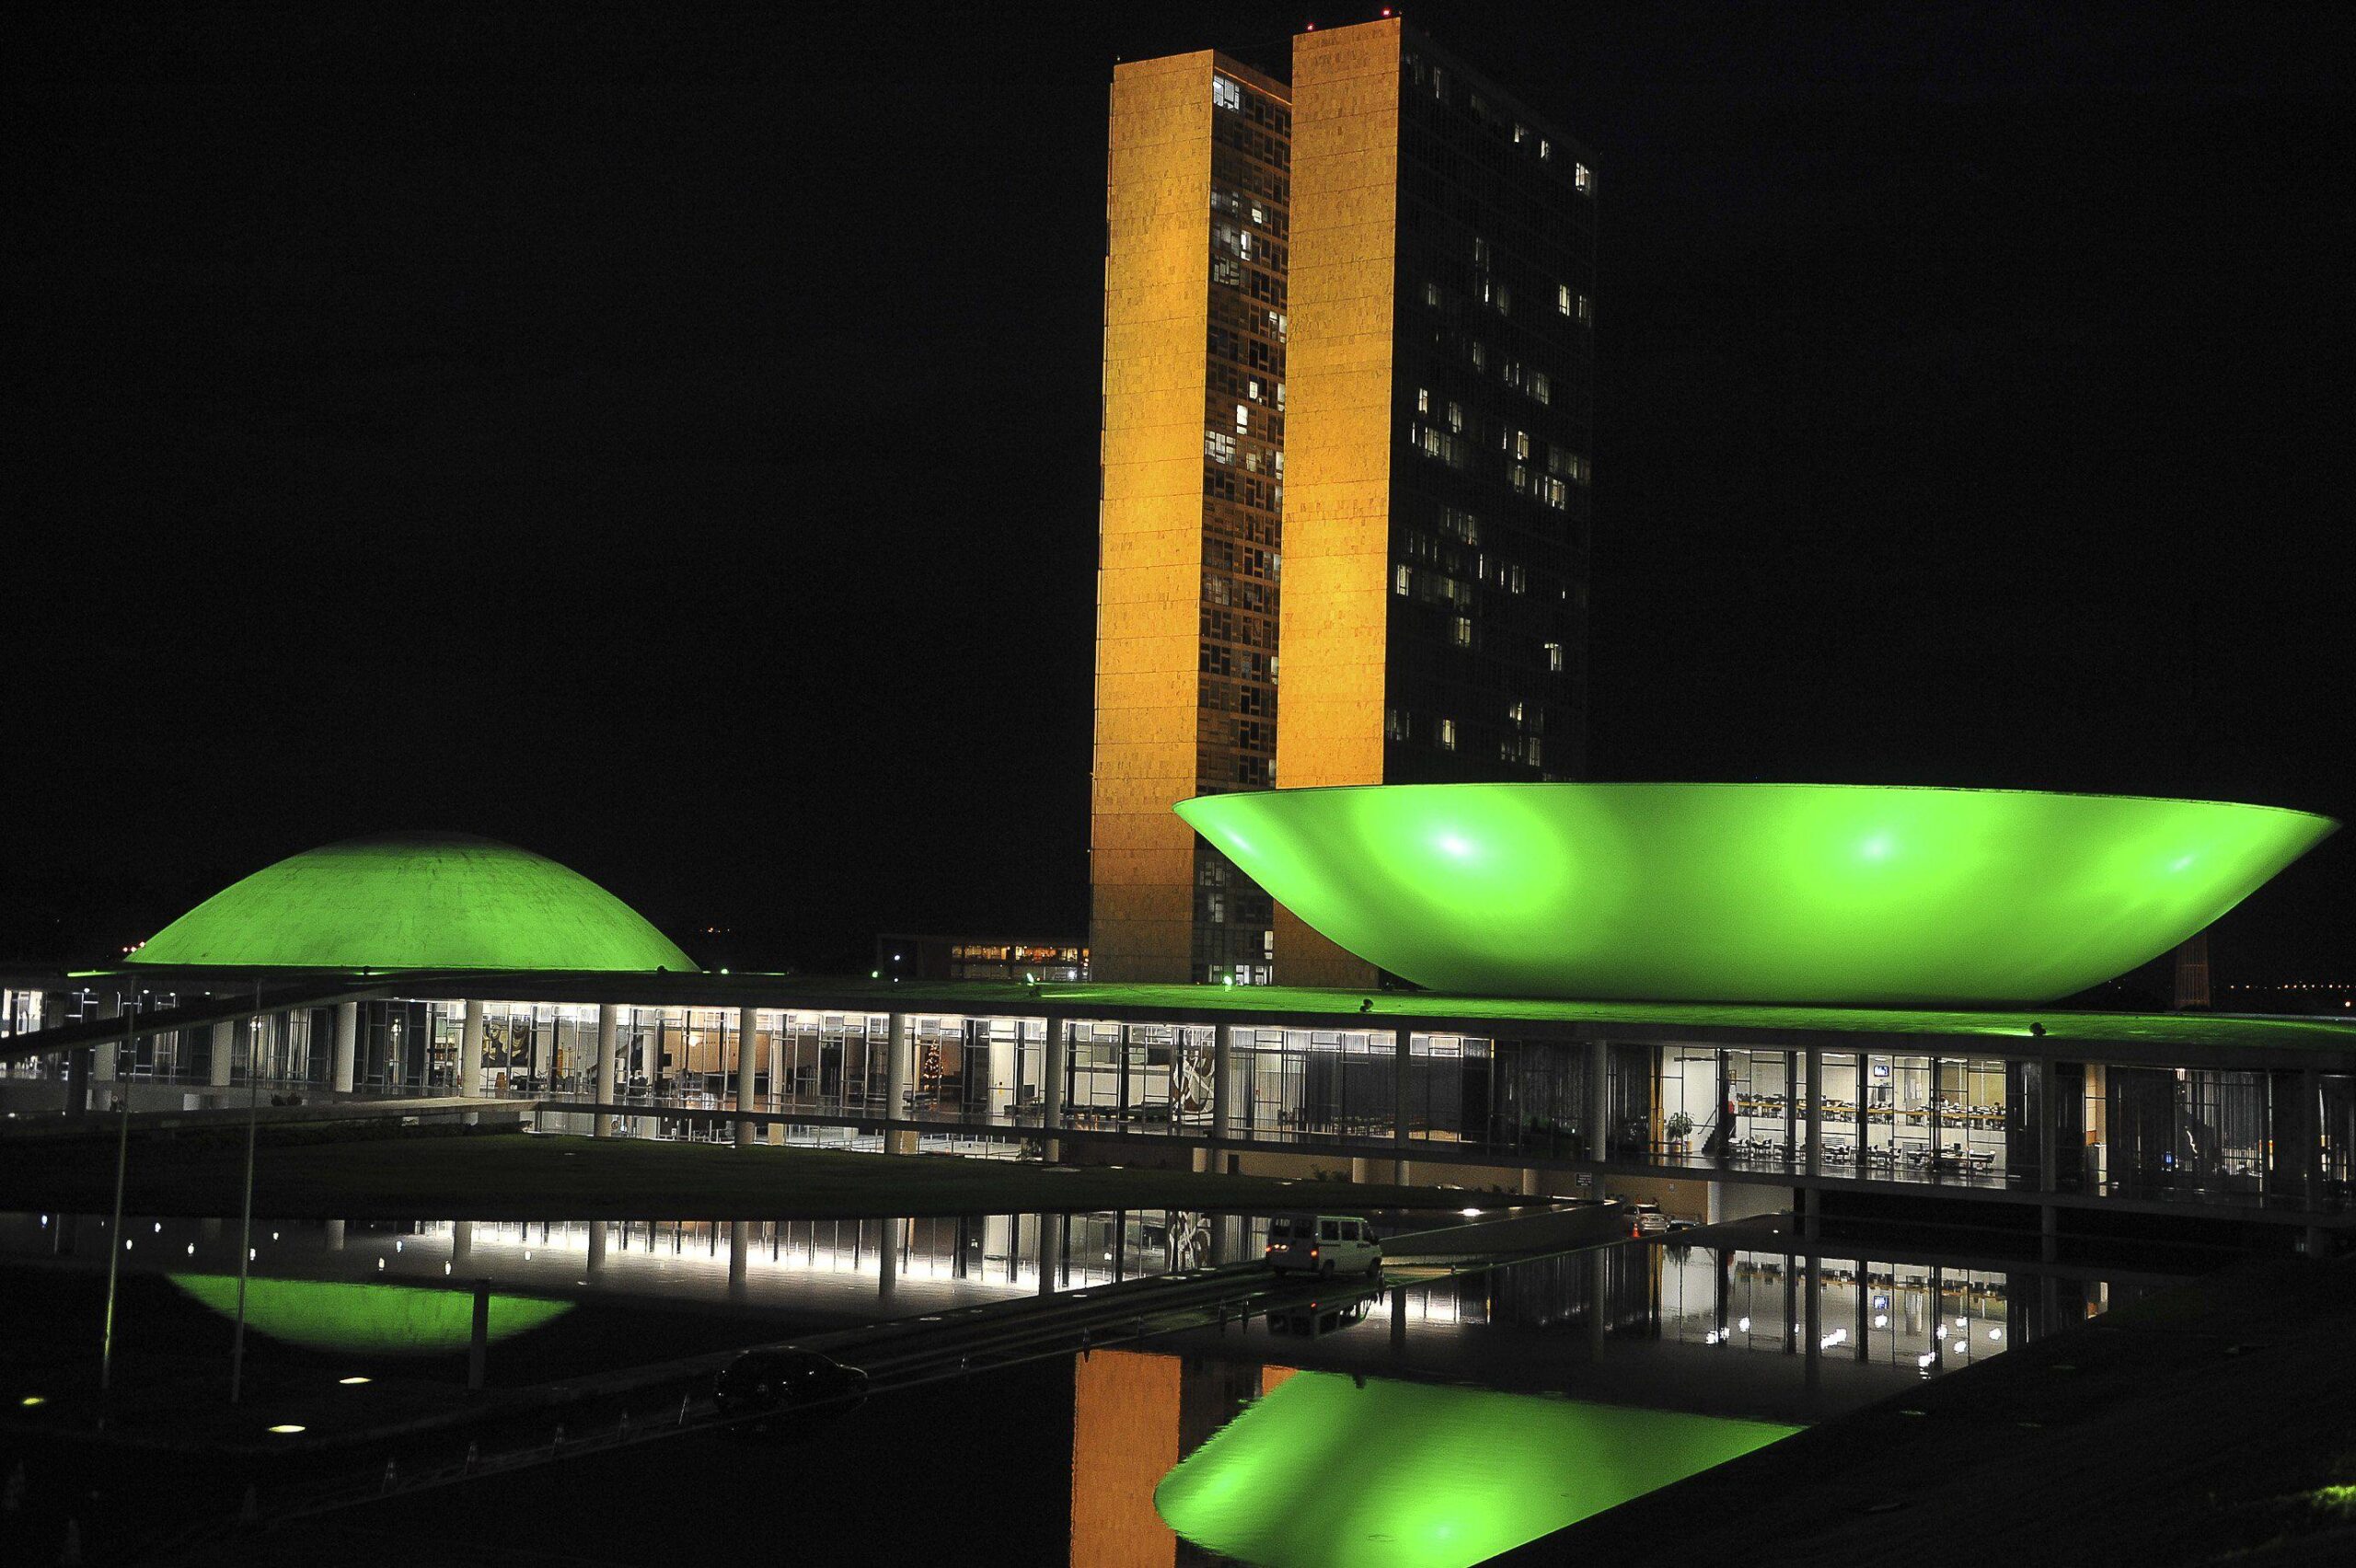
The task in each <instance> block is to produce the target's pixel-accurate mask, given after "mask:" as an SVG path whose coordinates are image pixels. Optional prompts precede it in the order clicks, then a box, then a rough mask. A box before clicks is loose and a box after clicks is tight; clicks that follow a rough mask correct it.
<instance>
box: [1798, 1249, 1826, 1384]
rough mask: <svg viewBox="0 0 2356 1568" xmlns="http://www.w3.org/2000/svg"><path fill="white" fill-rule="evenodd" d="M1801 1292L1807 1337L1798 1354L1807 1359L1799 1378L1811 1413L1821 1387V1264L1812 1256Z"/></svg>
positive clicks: (1822, 1363) (1809, 1257)
mask: <svg viewBox="0 0 2356 1568" xmlns="http://www.w3.org/2000/svg"><path fill="white" fill-rule="evenodd" d="M1801 1288H1802V1289H1803V1290H1805V1291H1807V1309H1806V1310H1807V1338H1806V1339H1805V1340H1803V1341H1802V1342H1801V1343H1800V1353H1801V1354H1802V1355H1805V1356H1806V1357H1807V1364H1806V1370H1805V1371H1804V1372H1803V1374H1802V1378H1803V1386H1804V1387H1805V1388H1806V1389H1807V1408H1808V1410H1809V1411H1810V1412H1811V1413H1812V1412H1814V1411H1815V1409H1816V1401H1817V1395H1818V1392H1819V1389H1821V1388H1822V1387H1823V1383H1824V1260H1823V1259H1822V1258H1820V1257H1818V1256H1817V1255H1816V1254H1815V1253H1813V1252H1811V1253H1809V1254H1808V1256H1807V1281H1806V1283H1804V1284H1803V1285H1802V1286H1801Z"/></svg>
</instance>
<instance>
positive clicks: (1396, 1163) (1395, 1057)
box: [1391, 1029, 1415, 1186]
mask: <svg viewBox="0 0 2356 1568" xmlns="http://www.w3.org/2000/svg"><path fill="white" fill-rule="evenodd" d="M1413 1039H1414V1035H1413V1034H1412V1033H1411V1032H1409V1031H1407V1030H1404V1029H1394V1030H1392V1032H1391V1094H1392V1103H1391V1141H1392V1146H1393V1147H1396V1148H1397V1150H1398V1153H1397V1154H1395V1155H1394V1156H1392V1172H1391V1179H1392V1181H1393V1182H1398V1183H1399V1184H1400V1185H1401V1186H1404V1185H1406V1182H1407V1157H1408V1156H1409V1155H1410V1154H1412V1153H1413V1152H1414V1151H1415V1139H1414V1137H1413V1136H1410V1133H1409V1131H1408V1122H1409V1119H1410V1114H1411V1113H1412V1112H1413V1111H1414V1109H1415V1095H1414V1093H1413V1086H1414V1079H1413V1078H1411V1077H1410V1076H1409V1074H1410V1071H1411V1067H1412V1062H1413V1053H1412V1052H1411V1051H1410V1050H1409V1049H1408V1043H1409V1042H1410V1041H1411V1040H1413Z"/></svg>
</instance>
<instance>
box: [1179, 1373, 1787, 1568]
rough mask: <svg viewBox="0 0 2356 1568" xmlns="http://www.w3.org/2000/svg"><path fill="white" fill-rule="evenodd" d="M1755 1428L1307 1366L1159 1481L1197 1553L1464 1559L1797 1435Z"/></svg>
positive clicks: (1292, 1558) (1368, 1566)
mask: <svg viewBox="0 0 2356 1568" xmlns="http://www.w3.org/2000/svg"><path fill="white" fill-rule="evenodd" d="M1795 1430H1796V1428H1793V1427H1789V1426H1777V1425H1772V1424H1768V1423H1765V1422H1759V1421H1729V1420H1726V1419H1723V1418H1720V1417H1715V1416H1706V1415H1681V1414H1676V1413H1671V1412H1661V1411H1646V1410H1628V1409H1623V1408H1621V1407H1619V1406H1615V1405H1598V1404H1582V1403H1578V1402H1576V1401H1570V1400H1558V1399H1544V1398H1534V1397H1532V1396H1530V1395H1527V1394H1504V1393H1496V1392H1492V1391H1490V1390H1488V1389H1460V1388H1439V1387H1434V1386H1432V1385H1429V1384H1423V1383H1400V1382H1391V1381H1388V1380H1385V1379H1382V1378H1365V1379H1363V1380H1362V1381H1360V1380H1357V1379H1353V1378H1346V1377H1343V1376H1340V1375H1338V1374H1334V1373H1326V1372H1299V1373H1295V1374H1294V1375H1293V1376H1292V1377H1290V1378H1287V1379H1285V1381H1284V1382H1282V1383H1280V1384H1278V1385H1277V1386H1276V1389H1274V1390H1273V1391H1271V1392H1269V1393H1267V1394H1265V1395H1264V1396H1262V1397H1261V1398H1260V1399H1259V1400H1258V1401H1254V1402H1253V1404H1252V1405H1251V1406H1250V1407H1249V1408H1248V1409H1246V1410H1245V1411H1244V1412H1243V1413H1242V1414H1241V1415H1239V1416H1237V1417H1236V1418H1235V1419H1234V1420H1233V1421H1232V1422H1230V1423H1229V1424H1227V1425H1226V1426H1225V1427H1224V1428H1222V1429H1221V1430H1220V1431H1218V1433H1217V1434H1215V1435H1213V1436H1212V1437H1211V1439H1210V1440H1209V1441H1208V1442H1207V1443H1205V1444H1204V1445H1203V1446H1202V1447H1199V1448H1197V1449H1195V1452H1194V1453H1192V1454H1190V1455H1188V1456H1187V1457H1186V1458H1184V1460H1182V1461H1181V1462H1180V1463H1179V1465H1178V1466H1177V1468H1176V1469H1174V1470H1172V1471H1171V1472H1170V1473H1169V1475H1167V1476H1165V1477H1164V1478H1163V1479H1162V1482H1161V1485H1160V1486H1159V1487H1157V1488H1156V1489H1155V1491H1154V1494H1153V1503H1154V1507H1155V1508H1156V1509H1158V1510H1159V1511H1160V1512H1161V1516H1162V1518H1163V1520H1164V1521H1166V1522H1167V1523H1168V1524H1169V1526H1170V1528H1172V1529H1173V1530H1176V1531H1177V1532H1178V1533H1179V1534H1180V1535H1182V1536H1184V1537H1185V1538H1186V1539H1188V1540H1190V1541H1193V1542H1194V1543H1195V1544H1196V1545H1197V1546H1203V1547H1207V1548H1209V1549H1210V1550H1211V1551H1216V1552H1218V1553H1220V1554H1221V1555H1223V1556H1227V1557H1232V1558H1236V1559H1239V1560H1240V1561H1242V1562H1267V1563H1281V1564H1283V1565H1284V1568H1460V1565H1461V1564H1466V1563H1472V1562H1485V1561H1486V1560H1488V1559H1489V1558H1492V1557H1495V1556H1496V1555H1497V1554H1498V1553H1499V1552H1501V1551H1510V1550H1511V1549H1512V1548H1514V1547H1517V1546H1519V1545H1520V1544H1522V1543H1523V1542H1524V1541H1530V1540H1535V1539H1538V1538H1539V1537H1540V1536H1542V1535H1547V1534H1550V1533H1552V1532H1553V1531H1555V1530H1558V1529H1561V1528H1564V1527H1565V1526H1567V1525H1572V1524H1576V1523H1577V1522H1578V1521H1579V1520H1581V1519H1584V1518H1586V1517H1588V1516H1589V1515H1592V1514H1600V1513H1601V1512H1603V1510H1605V1509H1606V1508H1611V1507H1616V1506H1618V1505H1620V1504H1622V1503H1624V1502H1626V1501H1627V1500H1628V1499H1629V1498H1631V1497H1637V1496H1641V1495H1643V1494H1644V1493H1647V1492H1652V1491H1656V1490H1657V1489H1659V1488H1660V1487H1664V1486H1667V1485H1668V1484H1669V1482H1674V1481H1682V1480H1683V1479H1684V1478H1685V1477H1687V1476H1689V1475H1692V1474H1695V1473H1696V1472H1698V1471H1701V1470H1708V1469H1710V1468H1712V1467H1713V1466H1715V1465H1720V1464H1724V1463H1725V1462H1726V1461H1727V1460H1728V1459H1732V1458H1739V1457H1740V1456H1742V1455H1744V1454H1747V1453H1749V1452H1750V1451H1751V1450H1752V1449H1753V1448H1758V1447H1764V1446H1765V1445H1767V1444H1769V1443H1773V1442H1774V1441H1776V1440H1777V1439H1779V1438H1782V1437H1787V1436H1789V1435H1791V1434H1792V1432H1793V1431H1795Z"/></svg>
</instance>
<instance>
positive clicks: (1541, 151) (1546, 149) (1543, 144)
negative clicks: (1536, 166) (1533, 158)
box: [1538, 136, 1554, 160]
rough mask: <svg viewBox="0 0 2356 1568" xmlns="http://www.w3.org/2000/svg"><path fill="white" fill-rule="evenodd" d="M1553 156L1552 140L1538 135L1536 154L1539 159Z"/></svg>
mask: <svg viewBox="0 0 2356 1568" xmlns="http://www.w3.org/2000/svg"><path fill="white" fill-rule="evenodd" d="M1538 156H1539V157H1540V159H1541V160H1543V159H1547V158H1551V157H1553V156H1554V144H1553V143H1552V142H1549V141H1548V140H1547V139H1546V138H1545V137H1543V136H1541V137H1539V138H1538Z"/></svg>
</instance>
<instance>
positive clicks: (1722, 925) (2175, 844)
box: [1177, 784, 2339, 1005]
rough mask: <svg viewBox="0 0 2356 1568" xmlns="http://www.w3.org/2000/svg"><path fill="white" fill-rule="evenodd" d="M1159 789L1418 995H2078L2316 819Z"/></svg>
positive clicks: (2007, 799) (1827, 802)
mask: <svg viewBox="0 0 2356 1568" xmlns="http://www.w3.org/2000/svg"><path fill="white" fill-rule="evenodd" d="M1177 810H1178V814H1179V815H1180V816H1182V817H1184V818H1185V819H1186V821H1187V822H1188V823H1190V824H1193V826H1194V827H1195V830H1196V831H1197V832H1199V833H1201V834H1202V836H1204V837H1205V838H1207V839H1208V840H1209V841H1210V842H1211V843H1212V844H1213V845H1215V846H1217V847H1218V849H1219V850H1220V851H1221V852H1222V853H1224V854H1225V855H1226V856H1227V857H1228V858H1229V859H1232V860H1233V861H1234V862H1235V863H1236V864H1237V865H1238V866H1241V867H1242V869H1243V870H1244V871H1245V873H1246V874H1247V875H1249V876H1250V877H1252V879H1253V881H1255V882H1258V883H1259V884H1260V885H1261V886H1262V887H1264V888H1265V889H1267V890H1268V892H1269V893H1270V894H1274V895H1275V897H1276V900H1277V902H1279V903H1281V904H1283V905H1285V906H1286V907H1287V908H1288V909H1290V910H1291V911H1292V912H1293V913H1294V914H1295V915H1298V916H1299V917H1300V918H1301V919H1302V920H1304V921H1306V922H1308V924H1310V925H1311V926H1312V927H1314V928H1316V929H1317V930H1319V931H1320V932H1322V933H1323V934H1324V935H1325V936H1326V937H1328V938H1330V939H1331V940H1334V942H1336V943H1338V944H1339V945H1341V946H1342V947H1344V948H1345V949H1347V950H1348V951H1351V952H1353V953H1356V954H1357V956H1358V957H1360V958H1362V959H1365V960H1366V961H1367V962H1368V963H1372V964H1375V965H1377V966H1379V967H1380V968H1382V969H1386V970H1389V971H1390V972H1391V973H1392V974H1396V975H1399V976H1401V977H1402V978H1403V979H1406V980H1411V981H1413V982H1415V984H1416V985H1419V986H1428V987H1430V988H1431V989H1433V990H1438V991H1449V992H1459V993H1467V994H1472V995H1485V996H1520V997H1643V998H1650V999H1659V1000H1683V1001H1729V1002H1731V1001H1750V1002H1813V1003H1825V1004H1890V1005H1935V1004H1957V1003H1963V1004H1969V1003H1996V1002H2027V1001H2046V1000H2050V999H2051V998H2053V997H2065V996H2068V995H2069V994H2070V993H2072V992H2073V991H2080V990H2084V989H2085V987H2087V986H2093V985H2096V984H2098V983H2099V982H2101V981H2104V980H2108V979H2109V978H2110V977H2111V976H2113V975H2115V974H2122V973H2124V972H2125V971H2127V970H2130V969H2132V968H2134V967H2135V966H2136V965H2137V964H2139V963H2143V962H2145V961H2146V960H2148V959H2151V958H2153V957H2155V956H2157V955H2158V954H2160V953H2163V952H2165V951H2167V950H2168V949H2169V948H2170V947H2172V946H2174V945H2175V944H2176V943H2177V942H2179V941H2182V940H2184V939H2185V938H2187V937H2189V936H2190V935H2192V934H2193V933H2194V932H2196V931H2198V930H2200V928H2203V927H2204V926H2207V925H2208V924H2209V923H2210V922H2211V921H2212V920H2214V919H2216V918H2217V917H2218V916H2220V915H2223V913H2224V912H2225V911H2226V910H2228V909H2231V908H2232V907H2233V906H2234V905H2236V904H2239V903H2240V902H2241V901H2242V900H2243V899H2245V898H2246V897H2248V896H2249V895H2250V894H2251V893H2253V892H2255V891H2256V890H2257V889H2258V886H2259V885H2260V884H2262V883H2264V882H2266V881H2267V879H2268V878H2269V877H2271V876H2273V875H2274V873H2275V872H2277V871H2279V870H2281V869H2282V868H2283V867H2285V866H2287V865H2289V864H2290V863H2291V862H2292V860H2294V859H2298V858H2299V856H2301V855H2302V854H2304V853H2305V852H2306V851H2307V850H2308V849H2309V848H2311V847H2314V846H2315V845H2316V843H2317V842H2319V841H2320V840H2321V839H2323V838H2324V837H2325V836H2327V835H2328V834H2329V833H2331V832H2332V831H2333V830H2334V829H2335V828H2336V827H2337V826H2338V825H2339V824H2337V823H2334V822H2332V821H2331V820H2330V819H2329V818H2327V817H2320V816H2314V815H2311V814H2309V813H2304V812H2292V811H2282V810H2280V809H2277V808H2275V807H2270V806H2245V805H2231V804H2225V803H2222V802H2218V801H2163V800H2152V799H2147V798H2143V797H2139V796H2128V795H2055V794H2040V793H2035V792H2032V791H2027V790H1926V789H1901V788H1891V787H1883V786H1872V785H1839V784H1410V785H1378V786H1364V787H1354V788H1345V789H1331V790H1261V791H1256V792H1253V793H1248V794H1235V795H1206V796H1201V797H1198V798H1196V799H1195V800H1191V801H1180V802H1179V803H1178V807H1177ZM1277 963H1278V970H1279V974H1281V973H1282V964H1283V954H1282V953H1279V954H1277Z"/></svg>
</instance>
